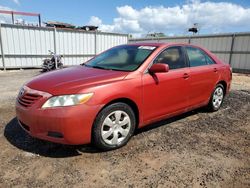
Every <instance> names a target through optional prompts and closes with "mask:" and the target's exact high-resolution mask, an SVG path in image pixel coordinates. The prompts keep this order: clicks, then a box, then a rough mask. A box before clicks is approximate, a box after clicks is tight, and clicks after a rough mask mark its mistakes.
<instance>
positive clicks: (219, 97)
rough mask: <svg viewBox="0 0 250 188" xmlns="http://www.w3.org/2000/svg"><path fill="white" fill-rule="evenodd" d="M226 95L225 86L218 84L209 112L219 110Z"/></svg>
mask: <svg viewBox="0 0 250 188" xmlns="http://www.w3.org/2000/svg"><path fill="white" fill-rule="evenodd" d="M224 95H225V93H224V86H223V85H222V84H217V85H216V87H215V89H214V91H213V93H212V95H211V98H210V101H209V103H208V110H209V111H212V112H214V111H217V110H219V108H220V107H221V105H222V102H223V99H224Z"/></svg>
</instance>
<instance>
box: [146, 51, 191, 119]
mask: <svg viewBox="0 0 250 188" xmlns="http://www.w3.org/2000/svg"><path fill="white" fill-rule="evenodd" d="M153 63H166V64H168V65H169V72H167V73H155V74H154V75H152V74H150V73H145V74H144V75H143V77H142V81H143V120H144V122H148V121H152V120H154V119H159V118H161V117H165V116H168V115H171V114H174V113H176V112H180V111H185V110H187V107H188V93H189V89H188V88H189V87H188V86H189V68H188V67H187V64H186V58H185V55H184V51H183V48H182V47H180V46H174V47H169V48H167V49H165V50H164V51H162V52H161V53H160V54H159V55H158V56H157V57H156V59H155V60H154V62H153Z"/></svg>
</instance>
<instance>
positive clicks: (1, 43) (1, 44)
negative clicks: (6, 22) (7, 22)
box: [0, 23, 6, 71]
mask: <svg viewBox="0 0 250 188" xmlns="http://www.w3.org/2000/svg"><path fill="white" fill-rule="evenodd" d="M0 48H1V56H2V63H3V69H4V70H5V71H6V67H5V58H4V50H3V40H2V24H1V23H0Z"/></svg>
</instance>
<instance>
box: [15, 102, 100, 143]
mask: <svg viewBox="0 0 250 188" xmlns="http://www.w3.org/2000/svg"><path fill="white" fill-rule="evenodd" d="M38 103H39V102H38ZM38 106H40V105H37V104H34V106H31V107H29V108H27V107H24V106H22V105H20V104H19V103H18V102H16V115H17V119H18V121H19V124H20V126H21V127H22V128H23V129H24V130H25V131H26V132H28V133H29V134H30V135H31V136H33V137H36V138H40V139H43V140H48V141H51V142H56V143H61V144H70V145H78V144H87V143H90V142H91V130H92V125H93V122H94V119H95V117H96V115H97V113H98V111H99V110H100V108H101V107H100V106H88V105H86V104H82V105H77V106H69V107H57V108H48V109H41V108H40V107H38Z"/></svg>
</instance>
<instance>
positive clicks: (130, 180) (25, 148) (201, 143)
mask: <svg viewBox="0 0 250 188" xmlns="http://www.w3.org/2000/svg"><path fill="white" fill-rule="evenodd" d="M37 74H39V71H38V70H25V71H12V72H7V73H5V72H3V71H2V72H0V93H1V94H0V95H1V97H0V187H13V186H17V187H66V186H69V185H70V186H73V185H74V187H117V186H119V187H227V188H228V187H229V188H230V187H250V76H243V75H236V74H234V76H233V77H234V78H233V86H232V91H231V93H230V95H229V96H228V97H227V98H226V100H225V102H224V104H223V107H222V109H221V110H220V111H218V112H216V113H207V112H206V111H204V110H196V111H193V112H189V113H187V114H185V115H182V116H179V117H177V118H172V119H169V120H166V121H162V122H158V123H155V124H152V125H151V126H150V128H147V129H143V130H140V131H138V133H137V134H136V135H135V136H134V137H133V138H132V139H131V141H130V142H129V143H128V145H127V146H125V147H123V148H121V149H119V150H115V151H110V152H103V153H101V152H98V151H96V150H95V149H94V148H93V147H91V146H63V145H58V144H53V143H49V142H45V141H40V140H37V139H34V138H31V137H30V136H29V135H27V134H26V133H25V132H24V131H23V130H22V129H21V128H20V127H19V126H18V124H17V120H16V118H15V111H14V103H15V96H16V94H17V92H18V89H19V88H20V86H21V85H22V84H23V83H24V82H26V81H27V80H29V79H30V78H31V77H33V76H34V75H37Z"/></svg>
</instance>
